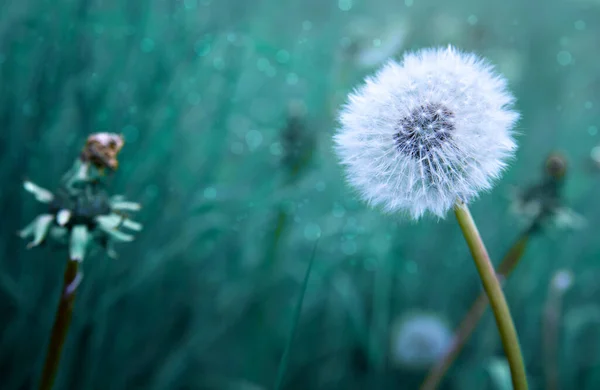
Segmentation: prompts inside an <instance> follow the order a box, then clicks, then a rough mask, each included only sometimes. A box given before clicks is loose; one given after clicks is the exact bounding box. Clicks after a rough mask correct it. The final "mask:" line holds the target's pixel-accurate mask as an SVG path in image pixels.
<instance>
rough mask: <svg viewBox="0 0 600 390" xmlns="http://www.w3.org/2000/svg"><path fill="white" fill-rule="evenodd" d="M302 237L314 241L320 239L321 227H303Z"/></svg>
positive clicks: (313, 225)
mask: <svg viewBox="0 0 600 390" xmlns="http://www.w3.org/2000/svg"><path fill="white" fill-rule="evenodd" d="M304 237H306V239H307V240H311V241H314V240H316V239H317V238H319V237H321V227H320V226H319V225H317V224H316V223H308V224H307V225H306V226H305V227H304Z"/></svg>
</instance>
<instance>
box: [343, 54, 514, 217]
mask: <svg viewBox="0 0 600 390" xmlns="http://www.w3.org/2000/svg"><path fill="white" fill-rule="evenodd" d="M513 101H514V98H513V96H512V95H511V94H510V92H509V91H508V90H507V83H506V80H505V79H504V78H503V77H502V76H500V75H498V74H496V73H495V72H494V70H493V68H492V66H491V65H489V64H487V63H486V62H485V61H484V60H482V59H480V58H479V57H477V56H475V55H474V54H467V53H462V52H460V51H458V50H457V49H455V48H453V47H451V46H449V47H448V48H443V49H442V48H440V49H423V50H420V51H417V52H415V53H408V54H406V55H405V56H404V59H403V60H402V62H401V63H398V62H395V61H389V62H388V63H387V64H386V65H385V66H383V68H382V69H380V70H379V71H378V72H377V73H376V74H375V75H374V76H372V77H369V78H367V80H366V82H365V84H364V85H362V86H360V87H359V88H358V89H356V90H355V91H354V92H353V93H352V94H351V95H350V97H349V101H348V103H347V104H346V105H345V106H344V107H343V109H342V111H341V113H340V118H339V120H340V124H341V126H340V128H339V129H338V131H337V133H336V135H335V136H334V141H335V150H336V152H337V154H338V156H339V158H340V160H341V163H342V164H343V165H344V166H345V167H346V174H347V178H348V181H349V182H350V183H351V185H352V186H354V187H355V188H356V189H357V190H358V191H359V192H360V194H361V196H362V197H363V198H364V199H365V200H366V201H367V202H369V203H370V204H372V205H375V206H381V207H382V208H383V209H384V210H385V211H387V212H395V211H400V212H405V213H408V214H410V215H411V216H412V217H413V218H414V219H418V218H419V217H421V216H422V215H423V214H425V213H426V212H430V213H432V214H435V215H437V216H439V217H442V218H443V217H444V215H445V214H446V212H447V211H448V210H449V209H450V208H452V206H453V205H454V204H455V202H456V201H457V200H459V199H460V200H462V201H464V202H468V201H469V200H471V199H473V198H474V197H476V196H477V194H478V193H479V192H481V191H483V190H488V189H490V188H491V187H492V184H493V182H494V180H495V179H497V178H499V176H500V174H501V172H502V171H503V170H504V168H505V167H506V164H507V160H508V159H509V158H510V157H512V156H513V155H514V152H515V150H516V148H517V145H516V143H515V140H514V137H513V130H512V128H513V126H514V125H515V123H516V122H517V120H518V118H519V114H518V113H517V112H516V111H514V110H513V109H512V104H513Z"/></svg>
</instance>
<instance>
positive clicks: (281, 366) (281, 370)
mask: <svg viewBox="0 0 600 390" xmlns="http://www.w3.org/2000/svg"><path fill="white" fill-rule="evenodd" d="M318 242H319V241H318V240H317V241H316V242H315V246H314V247H313V251H312V255H311V257H310V260H309V263H308V267H307V268H306V274H305V275H304V281H303V282H302V288H301V290H300V296H299V297H298V302H297V303H296V309H295V311H294V318H293V320H292V326H291V329H290V334H289V337H288V340H287V343H286V346H285V350H284V351H283V355H281V360H280V361H279V369H278V370H277V380H276V381H275V386H274V387H273V388H274V390H280V389H281V386H282V385H283V377H284V376H285V371H286V370H287V365H288V360H289V356H290V351H291V349H292V343H293V342H294V337H295V336H296V330H297V329H298V323H299V322H300V314H301V313H302V304H303V303H304V296H305V295H306V290H307V288H308V280H309V278H310V273H311V271H312V266H313V263H314V260H315V256H316V253H317V244H318Z"/></svg>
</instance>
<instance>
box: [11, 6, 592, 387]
mask: <svg viewBox="0 0 600 390" xmlns="http://www.w3.org/2000/svg"><path fill="white" fill-rule="evenodd" d="M599 36H600V1H598V0H577V1H559V0H551V1H550V0H549V1H545V2H533V1H518V0H506V1H502V2H475V1H452V2H446V1H441V0H437V1H425V0H404V1H391V0H303V1H299V0H278V1H276V0H255V1H250V0H150V1H142V0H127V1H118V0H70V1H69V0H54V1H48V0H37V1H35V0H3V1H1V2H0V152H1V156H2V164H1V165H0V175H1V177H2V187H1V189H0V211H1V213H2V223H1V225H0V226H1V228H0V229H1V230H0V231H1V232H2V235H1V236H0V248H1V252H0V253H1V254H2V257H1V259H0V313H1V317H0V388H1V389H7V390H13V389H15V390H16V389H32V388H35V385H34V384H35V382H36V380H37V379H36V378H37V377H38V375H39V372H40V370H41V365H42V362H43V359H44V351H45V346H46V343H47V339H48V336H49V332H50V328H51V325H52V320H53V316H54V311H55V309H56V304H57V299H58V296H59V293H60V288H61V283H62V270H63V268H64V264H65V260H66V252H65V251H61V250H52V249H50V248H47V247H44V248H38V249H35V250H31V251H27V250H26V243H25V242H23V241H22V240H20V239H19V238H18V237H17V236H16V235H15V231H17V230H18V229H20V228H21V227H22V226H24V225H25V224H26V223H28V222H29V221H30V220H31V219H33V218H34V217H35V215H37V214H39V213H40V212H41V211H42V210H43V207H42V206H40V205H39V204H37V203H35V201H34V200H33V198H32V197H31V196H28V195H27V194H26V193H25V192H24V191H23V190H22V187H21V186H22V179H23V178H25V177H27V178H30V179H31V180H33V181H35V182H36V183H38V184H39V185H41V186H43V187H46V188H54V187H55V186H56V185H57V183H58V180H59V179H60V177H61V175H62V173H63V172H64V171H66V170H67V169H68V168H69V167H70V166H71V164H72V162H73V159H75V158H76V157H77V155H78V153H79V151H80V149H81V147H82V145H83V144H84V142H85V139H86V137H87V136H88V135H89V134H90V133H93V132H98V131H110V132H116V133H123V135H124V136H125V139H126V145H125V147H124V149H123V152H122V153H121V157H120V161H121V167H120V169H119V170H118V172H117V173H116V174H115V175H114V177H111V178H110V180H109V181H110V188H111V190H113V191H114V192H116V193H123V194H126V195H127V197H128V198H130V199H132V200H135V201H139V202H140V203H142V204H143V206H144V209H143V210H142V212H141V213H140V215H139V217H138V220H140V221H141V222H143V224H144V230H143V231H142V232H141V234H139V235H138V237H137V239H136V240H135V241H134V242H133V243H130V244H127V245H120V246H119V247H118V248H117V250H118V252H119V258H118V259H116V260H112V259H109V258H108V257H107V256H106V254H105V253H103V252H102V251H97V252H95V253H92V254H90V256H88V257H87V258H86V260H85V262H84V264H83V270H84V273H85V276H84V281H83V284H82V285H81V287H80V289H79V293H78V296H77V300H76V306H75V314H74V318H73V323H72V327H71V331H70V334H69V338H68V339H67V344H66V347H65V351H64V354H63V359H62V365H61V371H60V375H59V377H58V382H57V386H56V388H57V389H115V390H119V389H153V390H154V389H155V390H159V389H239V390H250V389H272V388H273V386H274V383H275V381H276V377H277V369H278V366H279V364H280V361H281V356H282V354H283V351H284V349H285V346H286V343H287V340H288V337H289V334H290V330H291V328H292V326H293V317H294V316H293V314H294V308H295V306H296V303H297V301H298V298H299V296H300V295H301V293H302V288H301V287H302V280H303V278H304V275H305V272H306V269H307V266H308V263H309V260H310V258H311V253H312V252H313V249H314V247H315V245H317V247H316V252H315V260H314V266H313V268H312V272H311V275H310V281H309V283H308V287H307V289H306V293H305V298H304V305H303V310H302V313H301V317H300V320H299V322H298V324H297V325H298V327H297V333H296V337H295V339H294V341H293V344H292V348H291V351H290V357H289V361H288V364H287V370H286V372H285V377H284V383H283V388H284V389H416V388H418V386H419V383H420V382H421V381H422V379H423V378H424V376H425V373H426V368H427V367H426V364H419V365H418V366H417V367H415V366H414V365H412V364H410V362H409V361H408V360H410V359H409V358H406V359H404V360H402V359H398V358H397V356H396V354H395V353H393V351H395V350H396V349H397V348H396V344H395V343H396V342H397V339H398V338H399V337H400V335H398V334H397V333H398V332H399V331H400V329H401V327H399V326H398V325H397V324H398V321H401V320H403V319H406V318H408V317H407V316H410V315H415V313H417V314H419V313H426V314H428V315H429V316H431V315H433V316H434V318H437V319H439V322H440V324H441V325H440V326H441V327H442V329H446V332H452V330H453V329H454V328H455V327H456V326H457V325H458V324H459V323H460V320H461V318H462V317H463V316H464V314H465V313H466V312H467V310H468V308H469V307H470V305H471V303H472V302H473V300H474V299H475V297H476V295H477V294H479V292H480V290H481V288H480V284H479V281H478V278H477V275H476V271H475V268H474V266H473V264H472V260H471V259H470V257H469V253H468V250H467V247H466V245H465V243H464V240H463V238H462V236H461V233H460V230H459V229H458V227H457V225H456V223H454V222H453V221H452V219H450V218H449V219H448V220H442V221H437V220H434V219H432V218H429V219H424V220H422V221H420V222H418V223H414V222H410V221H407V220H403V219H401V218H400V217H397V216H393V215H392V216H390V215H388V216H385V215H382V214H381V213H380V212H379V211H378V210H372V209H369V208H368V207H367V206H366V205H364V204H363V203H361V202H360V201H359V200H358V199H357V197H356V196H355V194H354V193H353V191H352V190H351V189H350V188H348V186H346V185H345V183H344V179H343V172H342V171H341V168H340V167H339V166H338V164H337V162H336V159H335V156H334V154H333V152H332V141H331V136H332V134H333V132H334V130H335V127H336V113H337V110H338V109H339V106H340V104H342V103H343V102H344V100H345V96H346V94H347V93H348V92H349V91H350V90H351V89H352V88H353V87H354V86H356V85H357V84H358V83H360V82H361V80H362V79H363V77H364V76H365V75H367V74H369V73H371V72H373V71H374V70H375V69H376V68H377V67H378V66H379V65H380V64H381V63H382V62H383V61H384V60H385V59H387V58H388V57H396V58H400V57H401V54H402V52H403V51H405V50H411V49H417V48H420V47H424V46H433V45H447V44H449V43H451V44H454V45H456V46H458V47H460V48H462V49H465V50H468V51H475V52H477V53H479V54H481V55H483V56H485V57H487V58H489V60H490V61H491V62H493V63H494V64H496V65H497V67H498V69H499V70H500V71H501V72H502V73H504V74H505V75H506V76H507V78H508V79H509V82H510V85H511V89H512V90H513V91H514V93H515V95H516V96H517V99H518V103H517V108H518V110H519V111H520V112H521V113H522V120H521V121H520V122H519V125H518V131H519V137H518V139H519V145H520V148H519V151H518V154H517V158H516V159H515V161H514V162H513V163H512V164H511V167H510V169H509V171H508V172H507V173H506V175H505V176H504V177H503V179H502V180H501V182H500V183H499V184H498V185H497V187H496V188H495V189H494V190H493V191H492V192H491V193H489V194H485V195H483V196H482V197H481V198H480V199H479V200H478V201H477V202H475V203H474V204H473V205H472V212H473V215H474V218H475V219H476V221H477V222H478V225H479V229H480V231H481V233H482V236H483V238H484V239H485V241H486V244H487V246H488V249H489V251H490V254H491V256H492V257H493V259H494V262H496V263H497V262H498V261H499V260H500V258H501V257H502V256H503V255H504V253H505V252H506V251H507V250H508V249H509V248H510V246H511V245H512V243H513V242H514V240H515V239H516V238H517V237H518V235H519V232H520V229H522V228H523V224H522V223H520V222H519V219H518V218H516V216H515V215H514V214H511V213H510V212H509V209H510V204H511V199H510V196H509V194H510V193H511V189H513V188H515V187H516V188H521V189H526V188H528V187H530V186H532V185H535V184H536V183H537V182H539V180H540V179H541V177H542V173H543V171H542V168H543V163H544V160H545V158H546V156H547V155H548V153H550V152H552V151H560V152H561V153H562V154H563V155H564V156H566V158H567V159H568V161H569V172H568V178H567V181H566V183H565V186H564V190H563V195H564V199H563V202H564V206H565V207H570V208H572V209H573V210H575V212H576V213H578V214H579V215H580V216H582V217H583V218H585V220H586V224H585V226H583V227H580V228H578V229H575V230H573V229H559V228H557V227H551V228H548V229H545V230H544V231H543V232H541V234H538V235H536V236H535V237H534V239H532V241H531V242H530V244H529V246H528V248H527V252H526V254H525V257H524V258H523V261H522V263H521V264H520V265H519V267H518V269H517V270H516V271H515V273H514V275H512V276H511V278H510V279H509V281H508V282H507V284H506V290H505V291H506V295H507V299H508V301H509V305H510V307H511V309H512V311H513V315H514V319H515V323H516V326H517V331H518V333H519V335H520V338H521V343H522V349H523V353H524V355H525V361H526V365H527V370H528V374H529V375H530V381H531V383H530V386H531V388H532V389H545V388H546V384H545V378H544V375H545V374H544V372H545V371H544V370H545V368H544V365H545V360H547V359H545V358H546V356H545V354H544V350H543V344H544V342H543V340H544V339H543V335H542V333H543V332H542V330H543V329H544V328H543V326H544V321H545V317H544V315H543V313H544V308H545V307H547V306H548V305H552V304H553V302H552V301H551V298H552V297H553V296H554V295H556V294H554V295H553V294H552V293H551V292H549V290H551V285H550V281H551V279H552V277H553V275H554V274H555V273H556V272H557V271H559V270H568V271H569V272H571V273H572V275H573V277H574V279H573V284H572V286H571V287H570V289H569V290H568V291H566V292H565V293H564V297H563V298H564V299H563V303H562V307H561V308H560V310H559V313H558V318H557V321H558V332H557V334H556V335H555V336H556V337H555V338H554V339H553V342H554V343H556V346H557V350H558V354H557V356H556V360H557V364H558V366H559V370H558V374H559V384H560V388H562V389H597V388H599V387H600V302H599V300H600V283H599V282H598V281H599V280H600V270H599V265H598V260H599V256H600V240H599V239H598V228H599V227H600V204H599V202H598V194H599V192H598V191H599V190H600V187H599V184H600V183H599V180H600V177H599V175H600V172H599V171H598V168H597V166H598V165H597V164H598V162H596V161H595V160H594V156H596V157H597V156H598V155H599V154H600V149H594V147H595V146H596V145H597V144H598V137H600V135H598V134H597V133H598V128H599V127H600V115H599V114H598V112H599V108H600V72H599V69H600V68H599V64H600V46H599V44H600V41H599ZM444 327H446V328H444ZM423 329H428V328H427V327H423ZM432 329H433V330H432V332H433V331H437V330H436V329H437V328H435V327H434V328H432ZM442 334H443V332H442ZM419 337H421V338H424V339H423V340H422V342H413V343H412V344H411V342H408V345H409V346H410V348H416V349H417V350H416V351H415V352H414V354H416V355H419V353H421V352H419V351H420V349H423V350H424V352H422V353H423V354H425V355H427V351H428V350H430V349H432V348H433V347H432V346H431V343H430V342H429V341H427V340H428V339H427V335H426V334H425V335H420V336H419ZM432 337H433V339H436V337H437V336H435V335H434V336H432ZM437 338H438V339H439V338H440V337H437ZM408 339H409V341H410V340H415V338H411V337H409V338H408ZM441 339H444V337H441ZM446 344H447V341H446ZM406 348H409V347H403V350H406ZM434 349H435V348H434ZM406 353H412V352H410V351H407V352H406ZM407 359H408V360H407ZM504 364H505V363H504V360H503V351H502V347H501V344H500V342H499V338H498V335H497V331H496V328H495V323H494V320H493V317H492V316H491V314H490V313H487V314H486V315H485V317H484V319H483V321H482V322H481V324H480V326H479V327H478V330H477V331H476V332H475V334H474V336H473V338H472V339H471V340H470V341H469V343H468V344H467V346H466V348H465V350H464V351H463V353H461V355H460V357H459V359H458V361H457V362H456V364H455V365H453V367H452V369H451V370H450V372H449V373H448V376H447V377H446V379H445V381H444V383H443V386H442V388H444V389H452V390H454V389H467V390H470V389H476V390H479V389H506V388H510V385H508V387H506V386H507V385H506V383H505V381H506V378H507V377H506V375H507V374H506V369H505V366H504Z"/></svg>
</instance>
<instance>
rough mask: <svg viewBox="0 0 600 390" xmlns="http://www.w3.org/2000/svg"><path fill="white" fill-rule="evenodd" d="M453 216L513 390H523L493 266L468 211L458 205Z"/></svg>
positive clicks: (522, 367)
mask: <svg viewBox="0 0 600 390" xmlns="http://www.w3.org/2000/svg"><path fill="white" fill-rule="evenodd" d="M454 213H455V215H456V220H457V221H458V224H459V225H460V228H461V230H462V232H463V236H464V238H465V241H466V242H467V245H468V246H469V250H470V251H471V256H472V257H473V261H474V262H475V267H476V268H477V272H478V273H479V278H480V279H481V284H482V285H483V288H484V290H485V293H486V295H487V297H488V300H489V301H490V307H491V308H492V312H493V313H494V317H495V319H496V326H497V328H498V333H499V334H500V340H501V341H502V346H503V347H504V354H505V356H506V360H507V361H508V366H509V367H510V374H511V379H512V384H513V389H514V390H527V389H528V385H527V374H526V372H525V365H524V363H523V355H522V353H521V346H520V345H519V339H518V337H517V331H516V329H515V324H514V322H513V319H512V316H511V314H510V310H509V308H508V303H507V302H506V298H505V296H504V292H503V291H502V287H501V285H500V281H499V280H498V276H497V275H496V271H495V270H494V266H493V265H492V262H491V261H490V257H489V255H488V253H487V250H486V248H485V245H484V243H483V240H482V239H481V236H480V235H479V230H478V229H477V225H475V221H473V217H472V216H471V212H470V211H469V209H468V207H467V206H466V205H465V204H464V203H462V202H460V201H459V202H457V203H456V205H455V206H454Z"/></svg>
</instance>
